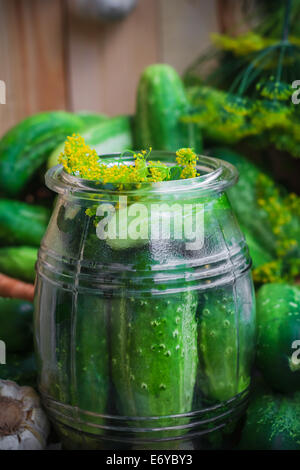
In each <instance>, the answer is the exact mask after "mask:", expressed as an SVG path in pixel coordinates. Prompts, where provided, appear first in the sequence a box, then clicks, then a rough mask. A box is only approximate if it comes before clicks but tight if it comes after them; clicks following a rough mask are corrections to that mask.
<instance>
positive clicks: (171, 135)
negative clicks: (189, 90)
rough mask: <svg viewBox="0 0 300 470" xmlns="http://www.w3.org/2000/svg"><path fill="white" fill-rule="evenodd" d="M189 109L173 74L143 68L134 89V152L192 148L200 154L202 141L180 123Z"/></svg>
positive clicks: (157, 68) (152, 67)
mask: <svg viewBox="0 0 300 470" xmlns="http://www.w3.org/2000/svg"><path fill="white" fill-rule="evenodd" d="M189 109H190V105H189V102H188V99H187V96H186V93H185V89H184V86H183V83H182V81H181V79H180V77H179V75H178V74H177V72H176V71H175V70H174V69H173V68H172V67H171V66H170V65H165V64H154V65H150V66H149V67H147V68H146V69H145V70H144V72H143V74H142V76H141V79H140V82H139V85H138V92H137V110H136V116H135V121H134V145H135V148H136V149H147V148H149V147H152V148H153V149H154V150H172V151H176V150H178V149H179V148H182V147H192V148H194V149H195V151H196V152H198V153H200V152H201V151H202V139H201V135H200V131H199V129H195V127H194V125H193V124H186V123H183V122H182V121H181V117H182V116H184V115H186V114H187V113H188V112H189Z"/></svg>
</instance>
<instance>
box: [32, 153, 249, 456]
mask: <svg viewBox="0 0 300 470" xmlns="http://www.w3.org/2000/svg"><path fill="white" fill-rule="evenodd" d="M105 158H107V162H108V164H115V163H116V162H118V161H120V159H121V158H122V162H123V163H125V164H129V165H130V164H131V163H132V157H130V156H125V157H124V156H123V155H122V157H121V156H120V155H110V156H107V157H105ZM151 159H152V160H160V161H164V162H167V163H168V164H169V162H172V161H173V162H174V161H175V155H173V154H171V153H168V152H153V153H152V154H151ZM170 165H171V164H170ZM198 171H199V172H200V176H198V177H196V178H193V179H187V180H176V181H167V182H158V183H142V184H139V185H134V184H131V185H126V187H123V188H122V187H118V188H116V187H114V186H113V185H111V184H106V185H104V184H100V183H99V182H95V181H90V180H82V179H80V178H76V177H74V176H71V175H69V174H67V173H65V172H64V171H63V169H62V167H61V166H60V165H58V166H56V167H54V168H52V169H50V170H49V171H48V172H47V175H46V184H47V185H48V187H49V188H51V189H52V190H54V191H56V192H57V193H58V198H57V201H56V204H55V208H54V211H53V215H52V217H51V221H50V223H49V226H48V229H47V232H46V234H45V236H44V239H43V241H42V244H41V247H40V250H39V258H38V263H37V282H36V294H35V342H36V351H37V356H38V365H39V389H40V392H41V395H42V398H43V401H44V405H45V407H46V409H47V410H48V414H49V416H50V418H51V419H52V421H53V423H54V425H55V427H56V429H57V431H58V433H59V435H60V436H61V439H62V442H63V446H64V447H65V448H69V449H70V448H71V449H72V448H73V449H85V448H86V449H154V450H155V449H193V448H194V449H200V448H210V447H218V446H221V445H222V440H223V437H224V435H225V436H226V434H227V433H228V432H229V430H232V429H233V427H234V425H235V424H236V423H237V422H238V419H239V417H240V416H241V414H242V413H243V411H244V410H245V406H246V403H247V396H248V389H249V383H250V369H251V364H252V359H253V352H254V336H255V307H254V294H253V285H252V280H251V275H250V265H251V261H250V258H249V254H248V249H247V246H246V243H245V240H244V237H243V236H242V234H241V232H240V229H239V227H238V224H237V222H236V219H235V217H234V214H233V213H232V210H231V206H230V203H229V201H228V198H227V195H226V192H225V190H226V189H227V188H228V187H229V186H230V185H232V184H234V183H235V181H236V179H237V172H236V170H235V168H234V167H233V166H231V165H230V164H228V163H226V162H224V161H222V160H218V159H213V158H208V157H204V156H203V157H202V156H201V157H199V165H198Z"/></svg>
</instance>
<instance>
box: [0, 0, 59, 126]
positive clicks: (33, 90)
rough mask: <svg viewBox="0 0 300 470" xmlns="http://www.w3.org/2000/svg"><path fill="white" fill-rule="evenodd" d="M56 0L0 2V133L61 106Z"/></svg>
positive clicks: (57, 0) (11, 0)
mask: <svg viewBox="0 0 300 470" xmlns="http://www.w3.org/2000/svg"><path fill="white" fill-rule="evenodd" d="M62 21H63V16H62V3H61V1H60V0H43V1H40V0H9V1H8V0H0V64H1V68H0V79H1V80H4V81H5V83H6V104H5V105H0V135H2V134H3V133H4V131H6V130H7V129H8V128H9V127H11V126H12V125H14V124H16V123H17V122H18V121H19V120H20V119H22V118H24V117H26V116H28V115H30V114H33V113H36V112H38V111H45V110H50V109H59V108H65V106H66V96H65V82H64V57H63V54H64V50H63V23H62Z"/></svg>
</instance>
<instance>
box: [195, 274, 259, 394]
mask: <svg viewBox="0 0 300 470" xmlns="http://www.w3.org/2000/svg"><path fill="white" fill-rule="evenodd" d="M237 282H238V284H236V285H235V286H232V287H227V288H226V287H225V288H220V289H213V290H212V291H211V292H210V291H208V292H207V293H205V294H203V297H204V299H205V302H204V308H203V309H202V311H201V312H200V315H199V320H198V322H199V323H198V349H199V369H200V380H199V382H200V388H201V390H202V392H203V393H204V396H205V398H206V399H207V400H208V401H210V402H216V401H217V402H224V401H226V400H229V399H231V398H233V397H235V396H236V395H237V394H239V393H242V392H244V391H245V390H247V388H248V387H249V385H250V368H251V363H252V356H253V351H254V339H255V325H254V307H253V305H252V304H251V303H243V302H242V301H241V299H243V298H245V295H247V292H245V290H248V291H249V298H250V295H251V284H250V283H249V281H248V280H247V278H240V279H239V280H238V281H237ZM243 290H244V292H242V291H243Z"/></svg>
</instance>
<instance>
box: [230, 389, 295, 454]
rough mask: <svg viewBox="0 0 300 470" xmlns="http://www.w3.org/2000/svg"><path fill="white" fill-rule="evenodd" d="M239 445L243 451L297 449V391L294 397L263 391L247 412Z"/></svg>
mask: <svg viewBox="0 0 300 470" xmlns="http://www.w3.org/2000/svg"><path fill="white" fill-rule="evenodd" d="M239 448H240V449H243V450H300V394H299V393H297V394H295V396H294V397H292V398H290V397H285V396H281V395H272V394H262V395H259V396H257V397H255V398H254V399H253V400H252V402H251V403H250V406H249V408H248V411H247V418H246V423H245V426H244V428H243V430H242V436H241V441H240V444H239Z"/></svg>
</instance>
